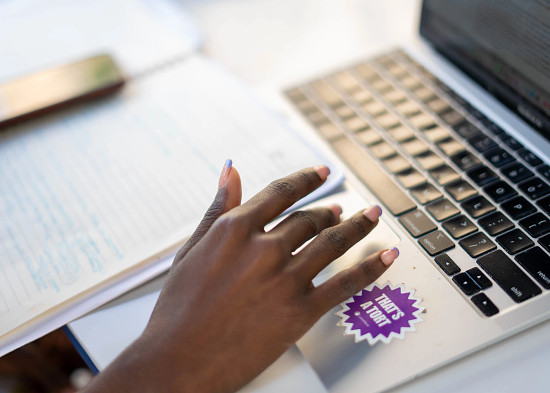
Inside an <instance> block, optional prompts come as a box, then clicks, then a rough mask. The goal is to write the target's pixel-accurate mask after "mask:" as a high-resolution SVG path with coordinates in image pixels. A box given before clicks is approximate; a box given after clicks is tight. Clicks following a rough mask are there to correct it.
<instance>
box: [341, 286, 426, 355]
mask: <svg viewBox="0 0 550 393" xmlns="http://www.w3.org/2000/svg"><path fill="white" fill-rule="evenodd" d="M413 294H414V290H412V291H406V290H405V289H404V288H403V287H399V286H397V287H394V286H392V285H391V284H390V283H386V284H385V285H384V286H383V287H380V286H378V285H377V284H372V285H371V286H369V287H368V288H366V289H363V290H362V291H361V292H359V293H358V294H357V295H355V296H353V297H352V298H350V299H349V300H347V301H345V302H344V303H342V309H341V310H340V311H338V312H337V313H336V315H338V316H340V317H341V318H342V319H341V320H340V322H339V323H338V324H339V325H341V326H344V327H345V328H346V331H345V333H344V334H349V335H355V342H359V341H363V340H368V342H369V344H370V345H374V344H375V343H377V342H378V341H382V342H384V343H386V344H387V343H389V342H390V340H391V339H392V338H394V337H397V338H401V339H403V338H404V336H405V332H407V331H414V330H416V329H415V326H414V324H415V323H417V322H421V321H422V318H420V316H419V315H418V314H420V312H422V310H424V308H423V307H420V306H419V303H420V299H416V298H414V297H413Z"/></svg>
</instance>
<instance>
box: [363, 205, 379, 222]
mask: <svg viewBox="0 0 550 393" xmlns="http://www.w3.org/2000/svg"><path fill="white" fill-rule="evenodd" d="M381 214H382V209H380V206H378V205H372V206H369V207H367V208H366V209H365V210H363V215H364V216H365V217H367V218H368V219H369V220H370V221H372V222H374V221H376V220H378V217H380V215H381Z"/></svg>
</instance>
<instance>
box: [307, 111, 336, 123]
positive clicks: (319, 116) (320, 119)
mask: <svg viewBox="0 0 550 393" xmlns="http://www.w3.org/2000/svg"><path fill="white" fill-rule="evenodd" d="M305 115H306V118H307V119H308V120H309V121H310V122H311V124H313V125H314V126H319V125H321V124H324V123H330V119H329V118H328V117H327V116H326V115H325V114H324V113H323V112H321V111H318V110H316V111H313V112H309V113H306V114H305Z"/></svg>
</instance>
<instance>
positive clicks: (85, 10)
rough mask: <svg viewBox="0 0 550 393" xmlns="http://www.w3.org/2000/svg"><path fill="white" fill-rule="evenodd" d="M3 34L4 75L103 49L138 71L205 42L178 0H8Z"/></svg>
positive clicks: (0, 17)
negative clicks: (176, 0)
mask: <svg viewBox="0 0 550 393" xmlns="http://www.w3.org/2000/svg"><path fill="white" fill-rule="evenodd" d="M0 37H2V39H1V40H0V53H1V61H0V81H6V80H9V79H11V78H15V77H19V76H22V75H25V74H27V73H30V72H34V71H37V70H42V69H44V68H49V67H54V66H58V65H62V64H65V63H70V62H73V61H77V60H81V59H83V58H87V57H90V56H92V55H95V54H98V53H107V54H110V55H112V56H113V57H114V58H115V60H117V62H118V63H119V64H120V66H121V68H122V69H123V70H124V71H125V72H127V73H128V74H129V75H135V74H139V73H142V72H144V71H147V70H148V69H150V68H154V67H156V66H158V65H161V64H164V63H166V62H170V61H173V60H174V59H175V58H181V57H183V56H185V55H187V54H189V53H192V52H194V51H196V50H197V48H198V47H199V45H200V43H201V37H200V35H199V33H198V31H197V29H196V27H195V25H194V23H193V22H192V21H191V20H190V18H189V17H188V16H187V14H186V13H185V12H184V11H183V10H182V9H181V4H174V2H173V0H133V1H128V0H93V1H74V0H50V1H44V0H3V1H0Z"/></svg>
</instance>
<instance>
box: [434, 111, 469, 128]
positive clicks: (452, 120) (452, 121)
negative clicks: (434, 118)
mask: <svg viewBox="0 0 550 393" xmlns="http://www.w3.org/2000/svg"><path fill="white" fill-rule="evenodd" d="M439 116H440V117H441V118H442V119H443V121H444V122H446V123H447V124H449V125H450V126H451V127H452V126H455V125H457V124H458V123H460V122H462V121H463V120H464V116H462V115H461V114H460V113H458V112H457V111H455V110H454V109H449V110H448V111H447V112H444V113H440V114H439Z"/></svg>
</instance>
